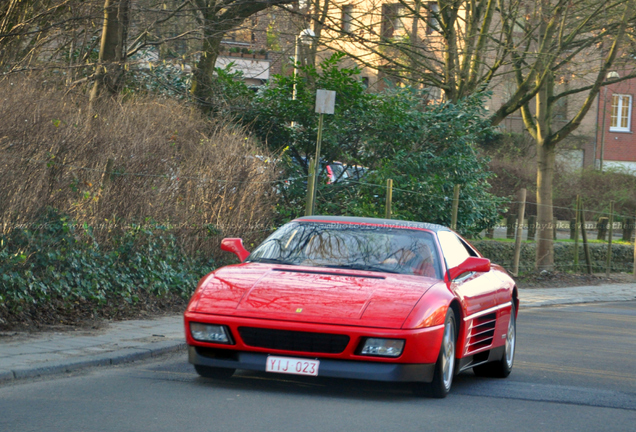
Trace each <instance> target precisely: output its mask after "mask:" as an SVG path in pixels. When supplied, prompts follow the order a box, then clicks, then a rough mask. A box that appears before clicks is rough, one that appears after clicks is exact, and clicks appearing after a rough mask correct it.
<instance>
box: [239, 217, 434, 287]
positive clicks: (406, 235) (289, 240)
mask: <svg viewBox="0 0 636 432" xmlns="http://www.w3.org/2000/svg"><path fill="white" fill-rule="evenodd" d="M247 262H262V263H277V264H289V265H302V266H310V267H328V268H347V269H355V270H370V271H378V272H385V273H399V274H407V275H417V276H427V277H432V278H437V279H441V269H440V266H439V257H438V256H437V249H436V247H435V242H434V239H433V235H432V234H430V233H428V232H425V231H418V230H412V229H400V228H388V227H376V226H365V225H354V224H338V223H316V222H290V223H288V224H286V225H284V226H282V227H281V228H279V229H278V230H277V231H276V232H275V233H274V234H272V235H271V236H269V237H268V238H267V239H266V240H265V241H264V242H263V243H262V244H261V245H260V246H259V247H258V248H256V249H255V250H254V251H253V252H252V253H251V254H250V256H249V257H248V259H247Z"/></svg>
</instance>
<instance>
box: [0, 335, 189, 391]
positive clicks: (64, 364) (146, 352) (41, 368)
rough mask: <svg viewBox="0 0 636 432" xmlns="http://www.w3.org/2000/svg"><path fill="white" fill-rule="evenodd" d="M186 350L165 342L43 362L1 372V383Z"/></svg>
mask: <svg viewBox="0 0 636 432" xmlns="http://www.w3.org/2000/svg"><path fill="white" fill-rule="evenodd" d="M185 348H186V344H185V343H184V342H181V341H165V342H158V343H152V344H146V345H142V346H140V347H139V348H125V349H121V350H117V351H111V352H109V353H106V354H99V355H94V356H87V357H83V358H79V359H73V358H71V359H68V360H59V361H51V362H43V363H38V364H34V365H33V366H30V367H24V368H18V369H14V370H0V382H8V381H13V380H20V379H25V378H35V377H41V376H50V375H56V374H63V373H70V372H76V371H78V370H81V369H87V368H91V367H95V366H113V365H120V364H124V363H132V362H135V361H140V360H147V359H149V358H154V357H160V356H162V355H165V354H169V353H172V352H177V351H181V350H185Z"/></svg>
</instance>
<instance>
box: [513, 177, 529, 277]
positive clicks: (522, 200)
mask: <svg viewBox="0 0 636 432" xmlns="http://www.w3.org/2000/svg"><path fill="white" fill-rule="evenodd" d="M517 198H518V201H519V218H518V219H517V236H516V238H515V260H514V267H513V274H514V275H515V276H519V256H520V255H521V237H522V236H523V218H524V216H525V212H526V190H525V189H521V190H519V195H517Z"/></svg>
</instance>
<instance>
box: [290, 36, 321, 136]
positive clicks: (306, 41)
mask: <svg viewBox="0 0 636 432" xmlns="http://www.w3.org/2000/svg"><path fill="white" fill-rule="evenodd" d="M315 37H316V34H315V33H314V31H313V30H312V29H310V28H306V29H304V30H303V31H301V32H300V34H299V35H298V36H296V42H295V44H294V89H293V91H292V100H296V77H297V76H298V69H297V68H296V65H298V59H299V58H300V45H301V44H302V45H311V41H312V39H313V38H315ZM293 125H294V122H292V126H293Z"/></svg>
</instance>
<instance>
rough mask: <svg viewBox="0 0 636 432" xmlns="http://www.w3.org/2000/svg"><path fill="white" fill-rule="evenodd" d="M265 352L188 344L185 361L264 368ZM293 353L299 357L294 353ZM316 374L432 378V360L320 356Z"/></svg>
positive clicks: (376, 378) (383, 378)
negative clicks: (382, 360)
mask: <svg viewBox="0 0 636 432" xmlns="http://www.w3.org/2000/svg"><path fill="white" fill-rule="evenodd" d="M267 356H268V354H263V353H256V352H245V351H234V350H225V349H213V348H212V349H211V348H206V347H196V346H192V345H190V346H189V347H188V361H189V362H190V363H192V364H194V365H201V366H211V367H220V368H230V369H246V370H253V371H262V372H264V371H265V363H266V361H267ZM294 357H298V356H296V355H294ZM319 360H320V368H319V372H318V375H319V376H324V377H333V378H353V379H365V380H372V381H405V382H431V381H432V380H433V372H434V370H435V363H424V364H404V363H378V362H366V361H352V360H336V359H326V358H319Z"/></svg>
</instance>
